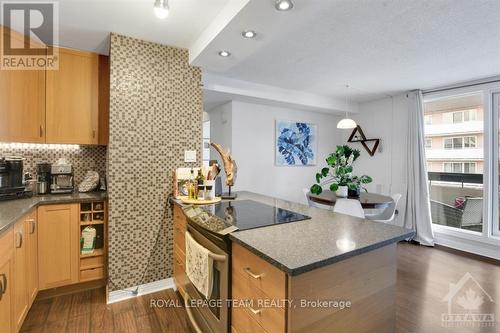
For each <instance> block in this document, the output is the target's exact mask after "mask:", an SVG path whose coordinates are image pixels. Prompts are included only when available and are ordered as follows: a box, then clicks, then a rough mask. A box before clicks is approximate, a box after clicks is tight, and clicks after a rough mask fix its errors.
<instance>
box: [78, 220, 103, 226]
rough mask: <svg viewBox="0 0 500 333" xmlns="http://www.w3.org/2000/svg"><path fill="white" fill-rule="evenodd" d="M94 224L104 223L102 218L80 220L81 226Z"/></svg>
mask: <svg viewBox="0 0 500 333" xmlns="http://www.w3.org/2000/svg"><path fill="white" fill-rule="evenodd" d="M96 224H104V221H102V220H96V221H82V222H80V225H81V226H86V225H96Z"/></svg>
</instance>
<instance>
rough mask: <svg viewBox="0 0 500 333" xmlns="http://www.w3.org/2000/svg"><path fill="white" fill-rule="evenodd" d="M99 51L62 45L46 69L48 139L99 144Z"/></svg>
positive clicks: (48, 140)
mask: <svg viewBox="0 0 500 333" xmlns="http://www.w3.org/2000/svg"><path fill="white" fill-rule="evenodd" d="M98 95H99V55H98V54H96V53H90V52H83V51H77V50H70V49H64V48H59V69H58V70H54V71H47V100H46V125H47V133H46V142H47V143H68V144H98V142H99V133H98V130H99V129H98V122H99V100H98Z"/></svg>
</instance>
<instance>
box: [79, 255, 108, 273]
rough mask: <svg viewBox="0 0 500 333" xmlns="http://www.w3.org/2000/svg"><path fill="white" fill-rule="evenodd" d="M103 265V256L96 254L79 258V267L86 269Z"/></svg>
mask: <svg viewBox="0 0 500 333" xmlns="http://www.w3.org/2000/svg"><path fill="white" fill-rule="evenodd" d="M103 266H104V256H96V257H89V258H81V259H80V269H81V270H88V269H92V268H98V267H103Z"/></svg>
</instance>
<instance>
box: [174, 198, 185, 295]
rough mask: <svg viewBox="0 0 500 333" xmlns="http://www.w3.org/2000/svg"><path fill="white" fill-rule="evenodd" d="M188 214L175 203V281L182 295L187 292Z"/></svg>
mask: <svg viewBox="0 0 500 333" xmlns="http://www.w3.org/2000/svg"><path fill="white" fill-rule="evenodd" d="M186 228H187V219H186V215H184V212H183V211H182V209H181V207H180V206H178V205H174V230H173V233H174V282H175V286H176V287H177V289H178V290H179V293H180V294H181V296H182V297H185V294H186V289H185V286H186V283H187V276H186V243H185V234H186Z"/></svg>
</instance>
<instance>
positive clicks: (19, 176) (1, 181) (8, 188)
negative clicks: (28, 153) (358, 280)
mask: <svg viewBox="0 0 500 333" xmlns="http://www.w3.org/2000/svg"><path fill="white" fill-rule="evenodd" d="M23 161H24V159H23V158H22V157H17V156H11V157H3V158H0V200H3V199H14V198H19V197H25V196H26V194H27V193H26V191H25V187H24V184H23Z"/></svg>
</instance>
